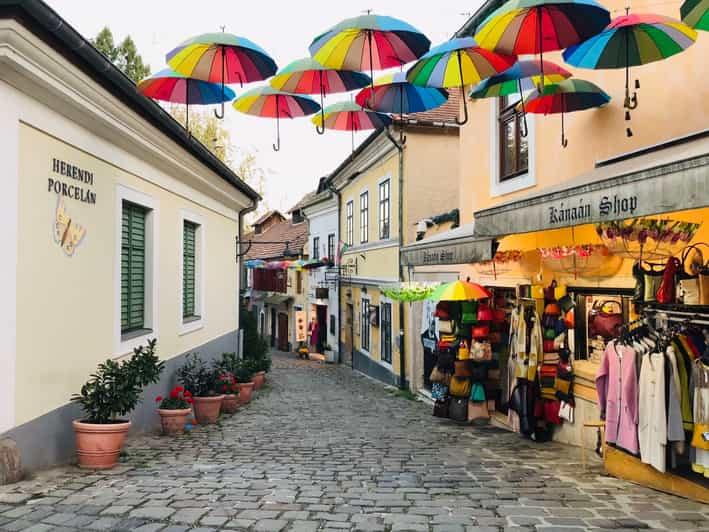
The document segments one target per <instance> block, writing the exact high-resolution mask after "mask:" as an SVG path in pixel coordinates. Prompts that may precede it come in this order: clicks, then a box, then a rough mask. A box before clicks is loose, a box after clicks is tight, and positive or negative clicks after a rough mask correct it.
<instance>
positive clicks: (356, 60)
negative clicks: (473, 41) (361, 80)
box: [310, 13, 431, 89]
mask: <svg viewBox="0 0 709 532" xmlns="http://www.w3.org/2000/svg"><path fill="white" fill-rule="evenodd" d="M430 47H431V41H429V40H428V38H427V37H426V36H425V35H424V34H423V33H421V32H420V31H418V30H417V29H416V28H414V27H413V26H411V25H410V24H407V23H406V22H404V21H403V20H399V19H396V18H393V17H385V16H382V15H372V14H369V13H368V14H367V15H362V16H359V17H354V18H348V19H345V20H343V21H342V22H340V23H339V24H337V25H336V26H333V27H332V28H330V29H329V30H328V31H326V32H325V33H323V34H321V35H319V36H318V37H315V39H313V42H312V43H311V44H310V55H311V56H312V57H313V59H315V61H317V62H318V63H320V64H321V65H324V66H326V67H329V68H336V69H345V70H369V74H370V78H372V80H373V79H374V71H375V70H385V69H387V68H393V67H400V66H402V65H405V64H406V63H410V62H411V61H415V60H416V59H418V58H419V57H421V56H422V55H423V54H425V53H426V52H427V51H428V49H429V48H430ZM372 89H374V85H372Z"/></svg>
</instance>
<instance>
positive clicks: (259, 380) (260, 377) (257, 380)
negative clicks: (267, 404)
mask: <svg viewBox="0 0 709 532" xmlns="http://www.w3.org/2000/svg"><path fill="white" fill-rule="evenodd" d="M253 381H254V390H258V389H259V388H260V387H261V386H263V383H264V382H266V372H265V371H257V372H256V373H255V374H254V376H253Z"/></svg>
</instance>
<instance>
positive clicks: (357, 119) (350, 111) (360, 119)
mask: <svg viewBox="0 0 709 532" xmlns="http://www.w3.org/2000/svg"><path fill="white" fill-rule="evenodd" d="M312 121H313V124H315V126H316V127H318V128H322V129H337V130H339V131H351V132H352V151H354V135H355V133H356V132H357V131H364V130H365V129H384V128H385V127H387V126H389V125H390V124H391V118H390V117H389V116H388V115H385V114H383V113H378V112H376V111H372V110H370V109H367V108H365V107H362V106H361V105H359V104H358V103H354V102H339V103H336V104H333V105H328V106H327V107H326V108H325V109H324V110H323V112H322V114H318V115H315V116H314V117H313V118H312Z"/></svg>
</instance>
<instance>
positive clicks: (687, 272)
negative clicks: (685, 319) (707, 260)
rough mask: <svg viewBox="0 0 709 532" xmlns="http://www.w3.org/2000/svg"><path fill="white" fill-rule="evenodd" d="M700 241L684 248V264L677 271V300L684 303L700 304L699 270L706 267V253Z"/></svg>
mask: <svg viewBox="0 0 709 532" xmlns="http://www.w3.org/2000/svg"><path fill="white" fill-rule="evenodd" d="M700 246H709V245H708V244H704V243H703V242H700V243H698V244H692V245H691V246H687V247H685V248H684V249H683V250H682V265H681V268H680V270H679V272H677V302H678V303H682V304H684V305H699V301H700V292H699V272H700V271H701V269H702V268H703V267H704V254H703V253H702V250H701V248H700Z"/></svg>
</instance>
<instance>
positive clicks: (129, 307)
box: [121, 201, 147, 332]
mask: <svg viewBox="0 0 709 532" xmlns="http://www.w3.org/2000/svg"><path fill="white" fill-rule="evenodd" d="M122 210H123V212H122V218H121V224H122V230H121V332H129V331H133V330H136V329H142V328H144V327H145V216H146V213H147V211H146V209H144V208H143V207H141V206H139V205H135V204H133V203H129V202H127V201H124V202H123V209H122Z"/></svg>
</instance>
